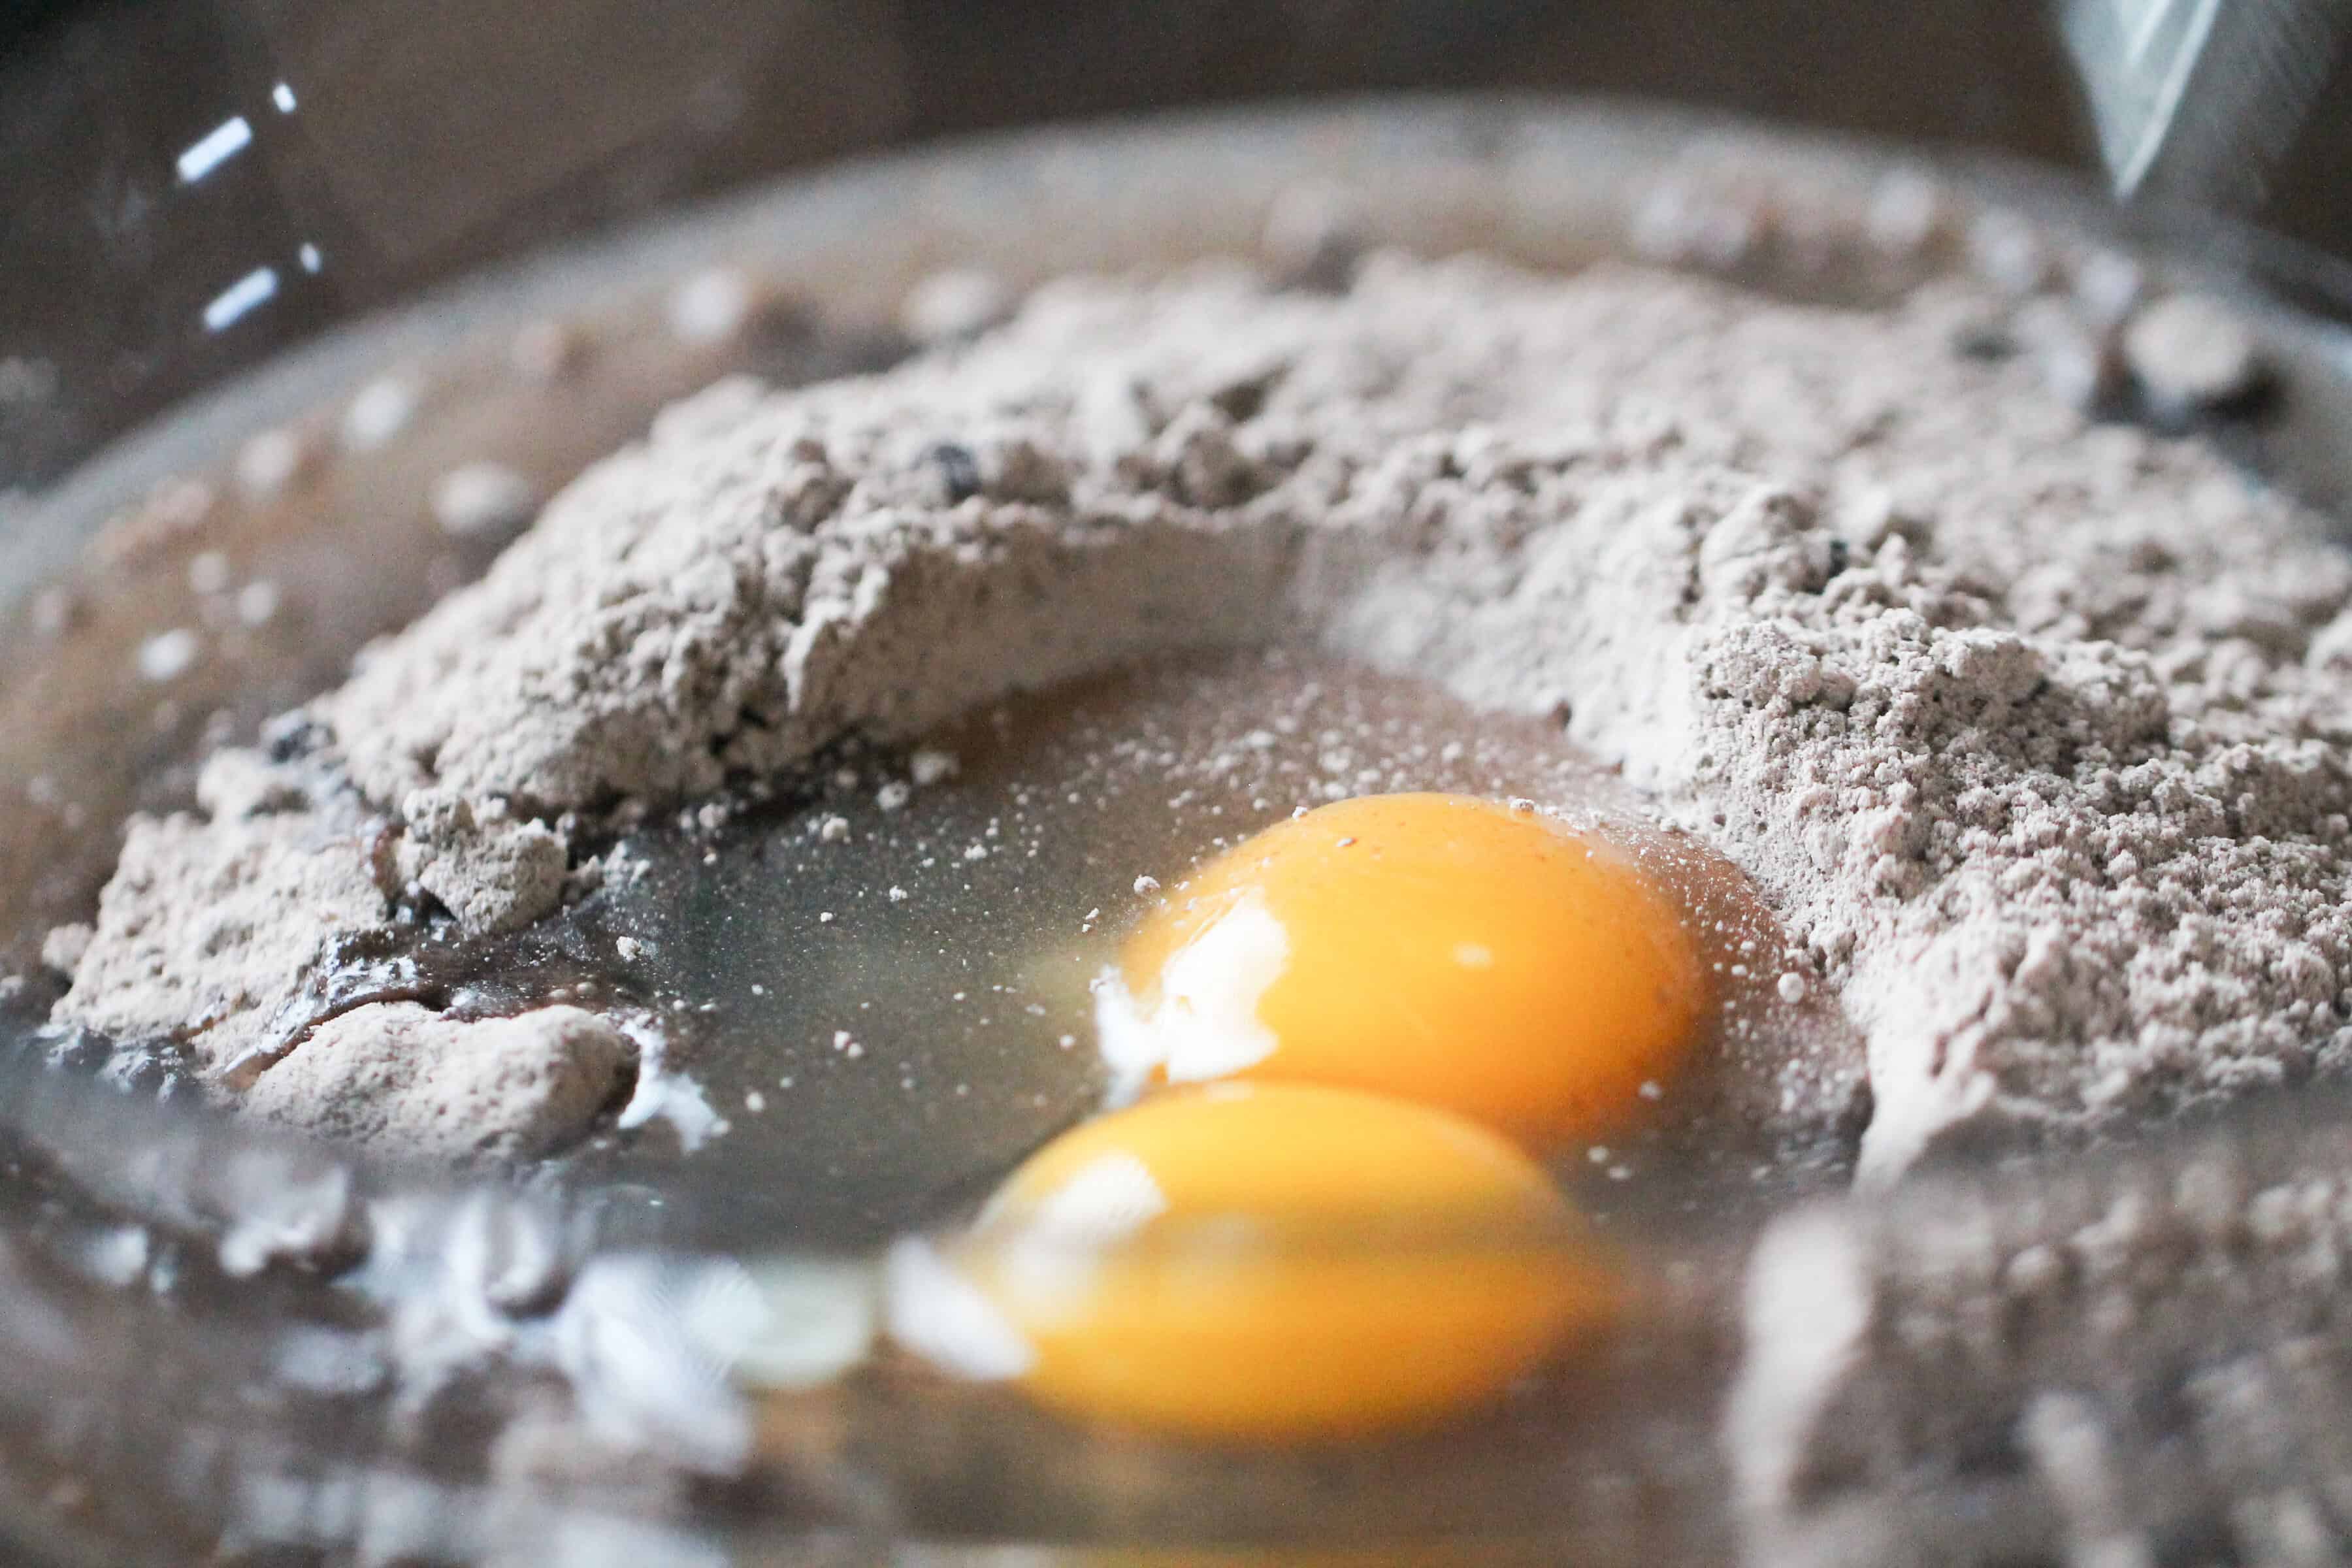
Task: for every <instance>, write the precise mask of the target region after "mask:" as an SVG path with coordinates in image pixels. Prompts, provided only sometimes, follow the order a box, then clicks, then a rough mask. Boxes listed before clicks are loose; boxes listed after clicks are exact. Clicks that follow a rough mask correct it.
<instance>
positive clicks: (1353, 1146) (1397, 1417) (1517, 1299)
mask: <svg viewBox="0 0 2352 1568" xmlns="http://www.w3.org/2000/svg"><path fill="white" fill-rule="evenodd" d="M893 1267H894V1274H895V1276H896V1278H895V1279H894V1289H893V1298H894V1304H893V1319H894V1329H895V1331H897V1332H898V1337H899V1338H900V1339H901V1340H902V1341H904V1342H908V1343H910V1344H912V1345H913V1346H914V1347H915V1348H917V1349H919V1350H923V1351H926V1352H929V1353H931V1354H933V1355H935V1356H937V1357H939V1358H940V1359H942V1360H945V1361H947V1362H948V1363H950V1364H951V1365H955V1366H958V1367H960V1368H961V1370H963V1371H965V1372H967V1373H975V1374H980V1375H988V1376H997V1377H1010V1378H1017V1379H1018V1380H1019V1381H1020V1382H1021V1384H1023V1386H1024V1387H1025V1388H1026V1389H1027V1390H1028V1391H1029V1393H1031V1394H1033V1395H1034V1397H1035V1398H1036V1399H1037V1400H1039V1401H1040V1402H1041V1403H1043V1404H1045V1405H1047V1406H1049V1407H1051V1408H1054V1409H1056V1410H1059V1411H1062V1412H1064V1413H1066V1414H1067V1415H1075V1416H1077V1417H1080V1418H1085V1419H1091V1420H1097V1421H1108V1422H1111V1423H1115V1424H1118V1425H1124V1426H1133V1427H1139V1428H1144V1429H1149V1430H1152V1431H1157V1432H1160V1433H1163V1434H1169V1435H1174V1436H1182V1437H1187V1438H1195V1439H1209V1440H1226V1441H1243V1442H1287V1441H1297V1440H1304V1439H1316V1438H1332V1437H1344V1436H1361V1435H1364V1434H1367V1433H1371V1432H1377V1431H1380V1430H1382V1429H1386V1428H1389V1427H1392V1426H1400V1425H1414V1424H1420V1423H1425V1422H1428V1421H1430V1420H1433V1419H1434V1418H1437V1417H1440V1416H1443V1415H1446V1414H1449V1413H1452V1412H1454V1411H1457V1410H1460V1409H1463V1408H1465V1407H1466V1406H1469V1405H1475V1404H1477V1403H1479V1402H1480V1401H1482V1400H1486V1399H1488V1398H1491V1397H1492V1396H1493V1395H1495V1394H1497V1393H1499V1392H1500V1391H1501V1390H1502V1389H1503V1388H1504V1387H1505V1386H1506V1385H1507V1384H1509V1383H1510V1382H1511V1381H1512V1380H1513V1379H1515V1378H1517V1377H1518V1376H1520V1375H1521V1374H1522V1373H1526V1372H1527V1371H1528V1370H1529V1369H1530V1368H1531V1367H1533V1366H1534V1365H1535V1364H1537V1363H1539V1362H1540V1361H1542V1360H1543V1359H1544V1357H1545V1356H1546V1354H1547V1353H1548V1352H1550V1351H1552V1350H1553V1349H1554V1348H1556V1347H1558V1346H1559V1345H1560V1344H1561V1343H1562V1342H1563V1341H1564V1340H1567V1339H1569V1338H1570V1337H1573V1336H1575V1335H1577V1334H1578V1333H1580V1332H1589V1331H1592V1330H1595V1329H1597V1328H1598V1327H1600V1326H1601V1324H1602V1323H1604V1322H1605V1321H1606V1320H1607V1319H1608V1318H1609V1317H1610V1316H1612V1314H1613V1312H1614V1310H1615V1308H1616V1298H1617V1290H1616V1286H1615V1284H1614V1278H1615V1276H1614V1272H1613V1270H1612V1269H1611V1268H1608V1267H1606V1266H1605V1265H1604V1263H1603V1262H1602V1260H1601V1258H1600V1255H1599V1253H1598V1250H1597V1247H1596V1244H1594V1243H1593V1242H1591V1240H1590V1239H1589V1238H1587V1237H1585V1236H1584V1235H1583V1234H1582V1233H1581V1232H1580V1230H1579V1229H1578V1228H1577V1226H1576V1222H1575V1216H1574V1215H1573V1212H1572V1211H1571V1210H1570V1207H1569V1205H1568V1204H1567V1202H1566V1200H1565V1199H1563V1198H1562V1197H1561V1196H1560V1195H1559V1192H1558V1191H1557V1190H1556V1189H1555V1188H1554V1186H1553V1185H1552V1184H1551V1182H1550V1181H1549V1179H1547V1177H1546V1176H1545V1174H1544V1173H1543V1171H1542V1170H1541V1169H1540V1168H1538V1166H1537V1165H1536V1163H1534V1162H1533V1161H1532V1160H1530V1159H1529V1158H1528V1156H1527V1155H1526V1154H1525V1153H1523V1152H1521V1151H1520V1150H1519V1149H1518V1148H1517V1147H1516V1146H1515V1145H1513V1144H1512V1143H1510V1142H1508V1141H1507V1140H1505V1139H1503V1138H1501V1137H1498V1136H1497V1135H1496V1134H1495V1133H1493V1132H1491V1131H1487V1130H1486V1129H1485V1128H1483V1127H1479V1126H1477V1125H1475V1124H1474V1123H1472V1122H1469V1121H1464V1120H1463V1119H1461V1118H1460V1117H1457V1116H1454V1115H1452V1114H1450V1113H1448V1112H1445V1111H1442V1110H1433V1109H1431V1108H1429V1107H1427V1106H1422V1105H1414V1104H1412V1103H1410V1102H1407V1101H1404V1100H1392V1099H1390V1098H1387V1097H1385V1096H1381V1095H1375V1094H1368V1093H1365V1092H1363V1091H1361V1090H1357V1089H1333V1088H1328V1087H1321V1086H1316V1085H1307V1084H1276V1083H1264V1084H1218V1085H1212V1086H1209V1087H1206V1088H1202V1089H1187V1090H1180V1091H1177V1092H1173V1093H1171V1094H1167V1095H1161V1096H1156V1097H1154V1098H1153V1099H1151V1100H1146V1101H1145V1102H1143V1103H1142V1104H1140V1105H1138V1106H1135V1107H1133V1108H1131V1109H1129V1110H1123V1111H1118V1112H1114V1113H1112V1114H1110V1115H1108V1116H1104V1117H1099V1118H1097V1119H1096V1120H1094V1121H1087V1122H1084V1123H1082V1124H1080V1125H1079V1126H1077V1127H1076V1128H1075V1129H1073V1130H1072V1131H1068V1132H1066V1133H1065V1134H1063V1135H1062V1136H1061V1137H1060V1138H1058V1139H1056V1140H1055V1142H1051V1143H1049V1144H1047V1145H1046V1146H1045V1148H1044V1149H1043V1150H1041V1151H1039V1152H1037V1153H1036V1154H1035V1155H1034V1156H1032V1157H1031V1158H1030V1159H1029V1161H1028V1162H1027V1163H1024V1164H1023V1165H1022V1166H1021V1167H1020V1168H1019V1169H1018V1170H1017V1171H1015V1172H1014V1173H1013V1176H1012V1177H1011V1178H1010V1180H1008V1181H1007V1182H1006V1184H1004V1186H1003V1188H1002V1189H1001V1190H1000V1191H999V1192H998V1193H997V1194H996V1195H995V1197H994V1198H993V1199H992V1200H991V1202H990V1203H989V1205H988V1206H987V1207H986V1209H985V1210H984V1211H983V1212H982V1215H981V1217H980V1218H979V1220H978V1221H977V1222H976V1223H975V1225H974V1226H972V1228H971V1231H970V1232H969V1233H967V1234H966V1235H965V1236H963V1237H960V1238H958V1239H957V1240H955V1241H954V1242H951V1243H949V1244H947V1246H946V1247H945V1249H944V1250H936V1251H935V1250H932V1249H931V1248H930V1247H929V1246H928V1244H922V1243H908V1244H902V1246H901V1247H900V1249H899V1252H898V1255H897V1257H896V1258H894V1265H893Z"/></svg>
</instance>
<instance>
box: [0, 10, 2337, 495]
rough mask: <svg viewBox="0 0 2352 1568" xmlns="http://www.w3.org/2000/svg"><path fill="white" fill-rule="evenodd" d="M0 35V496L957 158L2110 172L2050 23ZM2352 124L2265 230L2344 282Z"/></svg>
mask: <svg viewBox="0 0 2352 1568" xmlns="http://www.w3.org/2000/svg"><path fill="white" fill-rule="evenodd" d="M2119 3H2120V0H2119ZM0 18H5V19H0V169H5V174H0V191H5V198H0V200H5V212H0V494H5V492H6V491H8V490H11V489H14V490H18V491H25V490H30V489H37V488H38V487H39V486H41V485H43V484H45V483H46V482H47V481H48V480H50V479H54V478H55V477H56V476H58V474H60V473H61V472H63V471H65V470H66V469H67V468H69V467H70V466H72V465H73V464H75V463H76V462H78V461H79V460H80V459H81V458H85V457H87V456H88V455H89V453H90V452H91V451H92V450H94V449H95V447H98V446H99V445H100V444H102V443H103V442H104V441H105V440H106V439H108V438H109V437H111V436H113V435H116V434H118V433H120V432H121V430H123V429H125V428H127V427H128V426H131V425H133V424H135V423H137V422H138V421H139V420H141V419H142V418H144V417H145V416H149V415H151V414H152V413H153V412H154V411H155V410H157V409H159V408H161V407H163V406H165V405H169V404H170V403H171V402H173V400H175V399H177V398H179V397H181V396H183V395H186V394H187V393H188V392H190V391H192V390H194V388H197V387H199V386H202V385H204V384H206V383H208V382H210V381H212V380H214V379H215V378H217V377H219V376H221V375H223V374H226V373H227V372H229V371H232V370H234V369H236V368H237V367H239V366H242V365H246V364H249V363H254V362H256V361H257V360H259V359H261V358H264V357H267V356H268V355H269V354H271V353H275V352H277V351H278V350H280V349H283V348H285V347H288V346H290V345H291V344H293V343H295V342H299V341H301V340H302V339H304V338H306V337H308V336H310V335H312V334H314V333H315V332H317V331H319V330H320V328H321V327H322V326H323V325H325V324H327V323H330V322H331V321H335V320H337V319H340V318H341V317H343V316H345V315H348V314H351V313H352V312H355V311H359V310H366V309H368V308H371V307H373V306H375V305H379V304H382V303H384V302H386V301H389V300H394V299H397V298H399V297H401V296H403V295H404V294H407V293H410V292H413V291H415V289H419V288H420V287H423V286H425V285H427V284H429V283H431V282H433V281H435V280H436V279H442V278H445V277H447V276H449V275H450V274H452V273H454V272H457V271H459V270H462V269H464V268H467V267H469V266H472V265H476V264H478V263H480V262H482V261H483V260H485V259H486V258H492V257H499V256H507V255H512V254H516V253H519V252H522V251H526V250H528V249H530V248H532V247H540V246H542V245H545V244H548V243H551V242H553V241H556V240H559V239H562V238H564V237H572V236H577V235H581V234H583V233H590V232H594V231H596V230H598V229H600V228H603V227H607V226H612V225H613V224H614V223H616V222H617V221H619V220H621V219H623V218H625V217H627V216H635V215H639V214H642V213H644V212H646V211H647V210H649V209H652V208H655V207H657V206H660V205H665V204H669V203H674V202H677V201H680V200H685V199H688V198H691V197H694V196H697V195H707V194H710V193H714V192H718V191H721V190H724V189H727V188H729V187H731V186H735V185H738V184H742V183H744V182H747V181H750V180H753V179H756V178H759V177H761V176H764V175H770V174H778V173H781V172H784V171H787V170H790V169H792V168H794V167H796V166H802V165H806V164H808V163H813V162H816V161H819V160H824V159H826V158H831V157H837V156H839V155H842V154H844V153H852V152H856V151H860V150H865V149H874V148H885V147H895V146H901V145H907V144H911V143H917V142H923V141H927V140H930V139H935V138H939V137H942V136H949V135H953V134H957V133H960V132H971V131H978V130H983V129H989V128H995V127H1005V126H1013V125H1023V124H1032V123H1036V122H1040V121H1053V120H1062V119H1077V118H1083V117H1088V116H1101V115H1110V114H1122V113H1134V112H1141V111H1149V110H1160V109H1168V108H1174V107H1180V106H1197V105H1206V104H1218V103H1238V102H1245V101H1250V100H1264V99H1274V98H1284V97H1298V96H1317V95H1325V96H1328V95H1336V94H1344V93H1350V92H1360V91H1366V90H1372V89H1416V88H1425V89H1461V88H1466V87H1484V86H1492V87H1497V88H1510V89H1566V90H1578V91H1601V92H1610V93H1622V94H1633V95H1643V96H1647V97H1654V98H1659V99H1664V100H1674V101H1678V102H1682V103H1685V104H1695V105H1699V106H1702V107H1709V108H1715V109H1720V110H1728V111H1734V112H1738V113H1742V114H1748V115H1755V116H1759V117H1766V118H1769V119H1773V120H1778V121H1788V122H1794V123H1798V124H1802V125H1808V126H1813V127H1820V128H1826V129H1830V130H1834V131H1841V132H1856V133H1861V134H1864V135H1869V136H1874V137H1880V138H1887V139H1894V140H1897V141H1904V142H1916V143H1925V144H1931V145H1951V144H1961V145H1966V146H1969V147H1972V148H1979V149H1985V150H1990V151H1992V152H1995V153H2003V154H2011V155H2018V156H2023V157H2027V158H2031V159H2034V160H2038V161H2042V162H2045V163H2056V164H2060V165H2066V166H2072V167H2075V168H2078V169H2081V170H2084V171H2085V172H2086V174H2087V173H2088V172H2089V171H2092V170H2093V169H2095V164H2096V157H2095V142H2094V140H2093V138H2092V136H2091V133H2090V131H2089V129H2088V126H2087V123H2086V121H2085V117H2084V111H2083V107H2082V98H2081V93H2080V89H2079V88H2078V86H2077V83H2076V81H2075V79H2074V72H2073V70H2072V68H2071V66H2070V64H2069V62H2068V60H2067V58H2066V56H2065V53H2064V50H2063V46H2062V44H2061V42H2060V38H2059V31H2058V26H2057V23H2056V18H2055V16H2054V15H2053V8H2052V7H2051V6H2050V5H2045V4H2042V3H2040V0H1906V3H1905V4H1902V5H1884V4H1879V3H1877V0H1678V3H1670V0H1550V3H1543V0H677V3H672V4H665V5H645V4H642V3H640V0H568V3H565V4H560V5H559V4H551V3H544V0H533V3H528V4H517V3H508V0H338V3H335V4H319V3H317V0H17V3H16V5H14V6H13V7H11V8H8V9H6V10H5V11H0ZM2341 74H2342V68H2341V67H2340V66H2339V67H2338V68H2336V75H2337V77H2338V78H2340V76H2341ZM2340 96H2341V95H2340V93H2339V92H2337V91H2336V81H2334V80H2331V81H2330V83H2329V86H2328V88H2327V89H2326V90H2324V91H2323V92H2322V94H2321V96H2320V99H2319V102H2320V104H2321V109H2320V110H2319V112H2318V113H2316V114H2315V115H2314V116H2313V117H2312V119H2311V120H2310V121H2308V122H2307V123H2306V124H2305V126H2304V127H2303V129H2302V131H2301V132H2300V133H2299V135H2298V136H2297V137H2296V139H2295V140H2294V142H2293V143H2292V145H2291V146H2290V147H2289V149H2288V151H2287V153H2286V155H2285V157H2284V162H2283V163H2282V165H2281V167H2280V168H2279V169H2278V170H2277V171H2276V172H2275V174H2274V177H2273V180H2272V182H2271V184H2270V187H2269V191H2268V194H2267V195H2266V197H2264V198H2263V200H2262V201H2261V202H2260V204H2259V205H2258V206H2257V207H2256V209H2255V214H2254V216H2256V217H2257V218H2258V220H2259V221H2261V222H2263V223H2265V224H2267V225H2269V226H2273V227H2275V228H2278V229H2280V230H2283V231H2284V232H2286V233H2288V234H2290V235H2292V236H2294V237H2299V238H2302V239H2304V240H2306V241H2308V242H2311V243H2313V244H2315V245H2316V246H2319V247H2324V248H2326V249H2329V250H2332V251H2336V252H2337V253H2344V252H2347V251H2352V183H2347V182H2345V181H2343V180H2341V179H2340V178H2339V177H2338V171H2340V169H2341V168H2342V167H2343V166H2344V164H2345V160H2346V158H2347V154H2352V114H2346V113H2338V112H2332V111H2331V110H2330V109H2329V107H2328V106H2329V104H2330V103H2331V101H2333V100H2337V99H2339V98H2340Z"/></svg>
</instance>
